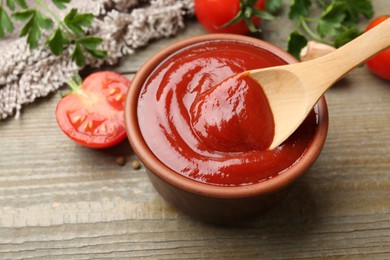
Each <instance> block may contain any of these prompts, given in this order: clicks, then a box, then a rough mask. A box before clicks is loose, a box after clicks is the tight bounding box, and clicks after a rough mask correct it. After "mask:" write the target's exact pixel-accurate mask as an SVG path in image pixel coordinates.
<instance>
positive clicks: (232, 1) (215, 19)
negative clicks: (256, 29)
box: [194, 0, 265, 34]
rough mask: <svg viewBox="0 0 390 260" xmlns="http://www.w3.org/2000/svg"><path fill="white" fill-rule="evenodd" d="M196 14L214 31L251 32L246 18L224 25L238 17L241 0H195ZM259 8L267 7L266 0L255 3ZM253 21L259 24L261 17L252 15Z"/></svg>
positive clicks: (205, 25)
mask: <svg viewBox="0 0 390 260" xmlns="http://www.w3.org/2000/svg"><path fill="white" fill-rule="evenodd" d="M194 3H195V14H196V17H197V19H198V21H199V23H200V24H201V25H202V26H203V27H204V28H205V29H206V30H207V31H209V32H213V33H235V34H247V33H249V28H248V25H247V24H246V23H245V21H244V20H241V21H239V22H238V23H235V24H233V25H229V26H227V27H222V26H223V25H224V24H226V23H228V22H229V21H231V20H232V19H234V18H235V17H236V15H237V14H238V13H239V12H240V11H241V10H242V6H241V3H240V0H195V1H194ZM253 8H255V9H257V10H264V9H265V0H258V1H256V2H255V4H254V5H253ZM250 19H251V21H252V23H253V25H254V26H257V25H258V24H259V23H260V21H261V19H260V18H258V17H254V16H252V17H251V18H250Z"/></svg>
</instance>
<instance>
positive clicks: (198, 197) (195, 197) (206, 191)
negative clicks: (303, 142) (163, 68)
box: [125, 34, 328, 224]
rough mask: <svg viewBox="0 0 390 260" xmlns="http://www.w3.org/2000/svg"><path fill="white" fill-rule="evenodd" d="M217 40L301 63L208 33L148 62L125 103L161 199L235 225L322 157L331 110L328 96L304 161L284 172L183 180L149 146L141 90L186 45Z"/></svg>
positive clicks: (133, 140)
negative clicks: (248, 180)
mask: <svg viewBox="0 0 390 260" xmlns="http://www.w3.org/2000/svg"><path fill="white" fill-rule="evenodd" d="M214 40H232V41H242V42H247V43H250V44H255V45H256V46H258V47H259V48H262V49H264V50H266V51H269V52H272V53H273V54H275V55H277V56H279V57H280V58H281V59H283V60H284V61H286V63H295V62H297V60H296V59H295V58H294V57H292V56H291V55H289V54H288V53H287V52H285V51H284V50H282V49H280V48H278V47H276V46H274V45H271V44H270V43H267V42H264V41H262V40H259V39H256V38H252V37H247V36H239V35H227V34H226V35H225V34H207V35H203V36H197V37H193V38H189V39H186V40H182V41H179V42H177V43H174V44H173V45H171V46H169V47H167V48H165V49H163V50H161V51H160V52H158V53H157V54H156V55H154V56H153V57H152V58H151V59H149V60H148V61H147V62H146V63H145V64H144V65H143V66H142V67H141V68H140V69H139V71H138V72H137V74H136V75H135V77H134V79H133V81H132V85H131V87H130V89H129V91H128V93H127V97H126V102H125V123H126V129H127V135H128V139H129V141H130V144H131V146H132V148H133V150H134V152H135V153H136V155H137V156H138V157H139V159H140V160H141V161H142V163H143V164H144V166H145V167H146V170H147V172H148V176H149V178H150V181H151V182H152V184H153V186H154V187H155V189H156V190H157V191H158V192H159V193H160V195H161V196H162V197H163V198H164V199H165V200H166V201H168V202H169V203H171V204H172V205H173V206H175V207H176V208H178V209H180V210H181V211H183V212H184V213H186V214H188V215H190V216H192V217H194V218H197V219H200V220H203V221H207V222H212V223H219V224H225V223H228V224H232V223H235V222H237V221H243V220H246V219H249V218H254V217H256V216H259V214H261V213H263V212H264V211H265V210H266V209H269V208H270V207H273V206H275V205H277V204H278V202H279V201H280V200H281V199H282V198H283V197H284V196H285V195H286V193H287V191H288V187H290V186H291V184H293V183H294V182H295V181H296V180H297V179H298V178H299V177H300V176H301V175H302V174H304V173H305V172H306V171H307V170H308V169H309V168H310V166H311V165H312V164H313V163H314V162H315V160H316V159H317V157H318V156H319V154H320V152H321V150H322V147H323V145H324V143H325V140H326V135H327V130H328V110H327V105H326V101H325V98H324V97H322V98H321V99H320V100H319V102H318V104H317V106H318V128H317V130H316V132H315V134H314V137H313V139H312V141H311V143H310V144H309V146H308V147H307V149H306V151H305V152H304V154H303V155H302V157H301V158H300V159H299V160H298V162H296V163H295V164H294V165H293V166H291V167H290V168H289V169H288V170H286V171H285V172H283V173H282V174H280V175H278V176H276V177H274V178H272V179H269V180H266V181H263V182H260V183H256V184H252V185H246V186H234V187H226V186H215V185H210V184H205V183H200V182H197V181H195V180H192V179H189V178H187V177H184V176H182V175H180V174H178V173H176V172H174V171H172V170H171V169H170V168H168V167H166V166H165V165H164V164H163V163H162V162H160V161H159V160H158V159H157V157H156V156H155V155H154V154H153V152H152V151H151V150H150V149H149V147H148V146H147V144H146V142H145V140H144V138H143V136H142V133H141V131H140V128H139V125H138V119H137V105H138V104H137V102H138V97H139V94H140V90H141V88H142V86H143V84H144V82H145V80H147V78H148V76H149V75H150V74H151V72H152V71H153V70H154V68H155V67H156V66H158V65H159V64H160V63H161V62H162V61H163V60H164V59H165V58H167V57H168V56H170V55H172V54H173V53H175V52H177V51H179V50H181V49H183V48H186V47H187V46H190V45H193V44H196V43H202V42H207V41H214Z"/></svg>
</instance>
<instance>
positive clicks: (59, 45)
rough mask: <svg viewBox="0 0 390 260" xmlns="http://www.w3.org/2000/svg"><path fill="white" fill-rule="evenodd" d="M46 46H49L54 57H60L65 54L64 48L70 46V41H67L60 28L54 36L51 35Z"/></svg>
mask: <svg viewBox="0 0 390 260" xmlns="http://www.w3.org/2000/svg"><path fill="white" fill-rule="evenodd" d="M46 44H47V45H48V46H49V48H50V50H51V51H52V52H53V54H54V55H60V54H62V53H63V51H64V47H65V46H67V45H68V44H69V41H68V40H67V39H66V37H65V35H64V33H63V32H62V31H61V29H60V28H58V29H57V30H55V32H54V33H53V34H52V35H50V37H49V38H48V39H47V41H46Z"/></svg>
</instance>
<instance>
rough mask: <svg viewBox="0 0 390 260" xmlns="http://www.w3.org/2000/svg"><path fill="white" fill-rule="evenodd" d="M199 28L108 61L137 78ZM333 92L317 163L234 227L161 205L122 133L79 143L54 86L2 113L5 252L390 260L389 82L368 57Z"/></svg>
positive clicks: (0, 225) (280, 41)
mask: <svg viewBox="0 0 390 260" xmlns="http://www.w3.org/2000/svg"><path fill="white" fill-rule="evenodd" d="M373 2H374V4H375V8H376V10H378V13H382V12H385V11H384V10H389V4H388V2H387V1H384V0H376V1H373ZM286 22H287V18H285V13H284V16H282V17H281V18H278V20H277V22H275V23H267V24H266V25H264V26H265V27H266V29H265V31H264V36H266V37H267V38H266V39H267V40H270V41H272V42H274V43H276V44H277V45H279V46H281V47H283V46H285V39H286V36H285V33H287V31H288V30H289V28H288V26H285V24H286ZM279 30H281V31H279ZM202 33H204V31H203V29H202V28H201V27H200V26H199V25H197V24H196V23H195V22H191V23H190V24H189V25H188V28H187V29H186V31H185V32H184V33H183V34H180V35H179V36H178V37H177V38H176V37H175V38H171V39H166V40H161V41H156V42H155V43H153V44H152V45H151V46H149V47H147V48H144V49H143V50H140V51H139V52H137V54H135V55H132V56H129V57H128V58H126V59H124V60H123V61H122V62H121V65H119V66H118V67H115V68H112V69H115V70H117V71H119V72H122V73H127V76H128V77H132V74H130V73H133V72H135V71H136V70H137V69H138V68H139V66H140V65H141V64H142V63H143V62H144V61H145V60H146V59H148V58H149V57H150V56H151V55H152V54H153V53H155V52H156V51H158V50H160V49H161V48H163V47H164V46H166V45H168V44H170V43H172V42H174V41H176V40H178V39H181V38H186V37H190V36H191V35H198V34H202ZM326 97H327V101H328V106H329V112H330V126H329V135H328V139H327V142H326V145H325V147H324V150H323V152H322V153H321V155H320V157H319V158H318V160H317V162H316V163H315V164H314V165H313V167H312V168H311V169H310V170H309V171H308V172H307V174H306V175H305V176H304V177H303V178H301V179H300V180H299V181H298V182H297V183H296V185H294V186H293V187H292V190H291V193H290V194H289V196H288V197H287V198H286V200H284V201H283V202H282V203H281V204H280V205H277V206H276V207H275V208H274V209H272V210H270V211H269V212H268V213H266V214H265V215H264V216H261V217H259V218H258V219H255V220H254V221H251V222H246V223H242V224H240V225H238V226H236V227H219V226H213V225H208V224H205V223H201V222H199V221H196V220H193V219H191V218H189V217H187V216H185V215H183V214H182V213H181V212H179V211H177V210H176V209H174V208H172V207H171V206H170V205H168V204H167V203H165V202H164V201H163V200H162V199H161V197H160V196H159V195H158V194H157V193H156V192H155V191H154V189H153V187H152V186H151V184H150V183H149V181H148V178H147V176H146V174H145V169H144V168H141V169H140V170H134V169H132V168H131V165H130V161H131V160H134V159H137V158H136V156H135V155H134V153H133V152H132V150H131V148H130V146H129V144H128V143H127V142H126V141H125V142H123V143H121V144H120V145H119V146H118V147H115V148H112V149H108V150H100V151H98V150H93V149H88V148H84V147H81V146H79V145H77V144H74V143H72V142H71V141H70V140H69V139H68V138H67V137H66V136H65V135H64V134H63V133H62V132H61V130H60V129H59V128H58V126H57V123H56V121H55V117H54V111H55V107H56V104H57V102H58V100H59V99H60V96H59V95H58V94H53V95H51V96H50V97H49V98H47V99H43V100H40V101H38V102H37V103H34V104H31V105H30V106H29V107H28V109H26V110H25V111H24V112H23V113H22V115H21V118H20V119H18V120H15V119H13V118H9V119H7V120H5V121H1V122H0V256H1V257H0V258H2V259H22V258H23V259H91V258H92V259H96V258H112V259H117V258H126V259H223V258H226V259H306V258H308V259H319V258H331V259H337V258H347V259H362V258H368V259H388V258H389V255H390V178H389V176H390V171H389V169H390V156H389V154H390V127H389V125H388V124H389V122H390V89H389V82H387V81H382V80H380V79H378V78H376V77H375V76H373V75H372V74H371V73H370V72H369V71H368V70H367V69H366V68H365V67H361V68H358V69H356V70H355V71H353V72H352V73H351V74H350V75H349V76H348V77H347V78H346V79H345V80H343V81H341V82H339V83H338V84H337V85H336V86H334V87H333V88H332V89H331V90H330V91H329V92H328V93H327V94H326ZM119 155H122V156H124V157H125V158H126V160H127V163H126V164H125V165H124V166H119V165H118V164H117V163H116V162H115V159H116V157H117V156H119Z"/></svg>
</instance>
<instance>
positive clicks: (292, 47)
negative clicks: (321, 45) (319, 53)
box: [287, 31, 307, 60]
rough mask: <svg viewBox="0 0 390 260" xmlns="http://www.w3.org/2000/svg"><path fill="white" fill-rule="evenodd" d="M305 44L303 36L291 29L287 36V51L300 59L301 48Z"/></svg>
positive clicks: (305, 40)
mask: <svg viewBox="0 0 390 260" xmlns="http://www.w3.org/2000/svg"><path fill="white" fill-rule="evenodd" d="M306 45H307V39H306V37H305V36H303V35H302V34H300V33H299V32H297V31H293V32H292V33H291V34H290V36H289V38H288V48H287V51H288V52H289V53H290V54H291V55H293V56H294V57H295V58H297V59H298V60H299V59H300V54H301V50H302V49H303V48H304V47H305V46H306Z"/></svg>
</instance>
